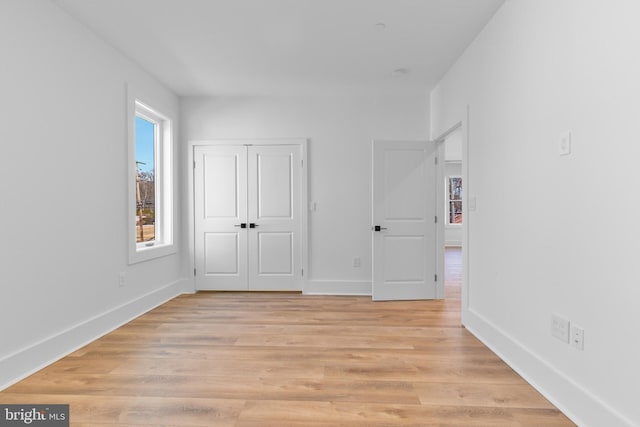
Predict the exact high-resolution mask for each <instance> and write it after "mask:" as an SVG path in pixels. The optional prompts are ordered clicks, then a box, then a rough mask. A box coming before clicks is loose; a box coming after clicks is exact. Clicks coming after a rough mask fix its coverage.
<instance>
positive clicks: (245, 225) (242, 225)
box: [234, 222, 253, 228]
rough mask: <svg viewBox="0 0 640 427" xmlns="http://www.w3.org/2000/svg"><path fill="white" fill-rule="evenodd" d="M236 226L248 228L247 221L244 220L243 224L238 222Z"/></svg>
mask: <svg viewBox="0 0 640 427" xmlns="http://www.w3.org/2000/svg"><path fill="white" fill-rule="evenodd" d="M234 227H240V228H247V223H246V222H243V223H242V224H236V225H234ZM252 228H253V227H252Z"/></svg>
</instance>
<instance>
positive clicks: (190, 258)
mask: <svg viewBox="0 0 640 427" xmlns="http://www.w3.org/2000/svg"><path fill="white" fill-rule="evenodd" d="M308 143H309V140H308V139H306V138H278V139H209V140H194V141H189V143H188V145H187V163H186V174H187V179H186V181H187V192H186V194H187V200H186V205H187V221H186V223H187V227H186V234H187V247H188V253H187V265H188V266H189V271H187V277H188V278H189V279H188V281H189V283H190V286H187V288H186V289H185V292H186V293H195V292H196V280H195V265H196V256H195V250H196V243H195V232H196V227H195V208H194V206H195V191H194V179H195V175H194V173H195V167H194V166H195V158H194V151H195V148H196V147H199V146H216V145H299V146H300V148H301V151H302V152H301V153H300V159H301V160H302V167H301V169H302V173H301V182H300V207H299V209H300V211H299V213H298V214H299V215H300V250H301V252H302V253H301V254H300V263H301V265H300V268H301V269H302V273H301V274H302V277H301V278H300V280H301V282H300V283H301V291H302V293H303V294H304V293H306V291H307V283H308V280H307V278H308V277H309V268H308V265H309V250H308V247H309V246H308V245H309V226H308V224H309V211H308V209H307V207H308V206H309V198H308V197H309V196H308V185H309V184H308V182H309V180H308V179H309V177H308V170H309V161H308V158H307V156H308V155H307V153H308ZM182 202H183V203H184V202H185V201H184V200H183V201H182Z"/></svg>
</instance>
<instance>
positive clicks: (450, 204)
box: [442, 127, 465, 300]
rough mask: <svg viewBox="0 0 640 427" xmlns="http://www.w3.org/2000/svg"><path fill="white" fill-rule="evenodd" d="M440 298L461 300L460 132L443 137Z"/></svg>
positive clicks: (461, 180) (459, 130)
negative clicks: (442, 222) (442, 282)
mask: <svg viewBox="0 0 640 427" xmlns="http://www.w3.org/2000/svg"><path fill="white" fill-rule="evenodd" d="M443 143H444V182H443V183H442V185H443V186H444V285H445V292H444V297H445V298H446V299H450V298H453V299H457V300H459V299H460V298H461V286H462V270H463V264H462V232H463V222H464V221H465V218H464V217H463V206H462V203H463V197H462V195H463V191H464V185H465V183H464V182H463V179H462V129H461V127H458V128H457V129H455V130H453V131H452V132H450V133H449V134H448V135H446V136H445V137H444V141H443Z"/></svg>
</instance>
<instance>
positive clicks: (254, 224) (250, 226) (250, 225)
mask: <svg viewBox="0 0 640 427" xmlns="http://www.w3.org/2000/svg"><path fill="white" fill-rule="evenodd" d="M257 226H258V224H256V223H254V222H252V223H249V228H256V227H257Z"/></svg>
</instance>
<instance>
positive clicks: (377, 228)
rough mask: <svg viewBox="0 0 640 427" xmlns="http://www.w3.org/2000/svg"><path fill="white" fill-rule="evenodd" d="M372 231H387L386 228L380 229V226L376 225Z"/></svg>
mask: <svg viewBox="0 0 640 427" xmlns="http://www.w3.org/2000/svg"><path fill="white" fill-rule="evenodd" d="M371 229H372V230H373V231H382V230H386V229H387V228H386V227H380V226H379V225H374V226H373V227H371Z"/></svg>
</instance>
